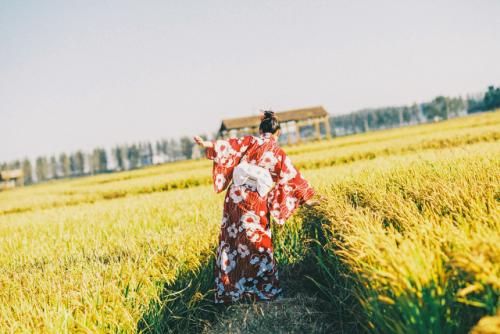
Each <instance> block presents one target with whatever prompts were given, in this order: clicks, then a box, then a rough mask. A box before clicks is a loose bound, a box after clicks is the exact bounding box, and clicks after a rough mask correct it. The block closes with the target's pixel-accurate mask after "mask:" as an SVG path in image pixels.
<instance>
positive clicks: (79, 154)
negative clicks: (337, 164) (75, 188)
mask: <svg viewBox="0 0 500 334" xmlns="http://www.w3.org/2000/svg"><path fill="white" fill-rule="evenodd" d="M496 108H500V88H499V87H497V88H495V87H494V86H490V87H488V90H487V91H486V92H485V93H484V94H480V95H477V96H468V97H467V98H466V99H463V98H461V97H445V96H438V97H436V98H434V99H433V100H432V101H430V102H425V103H420V104H417V103H415V104H413V105H409V106H397V107H383V108H371V109H363V110H358V111H355V112H351V113H349V114H346V115H339V116H331V117H330V125H331V126H330V128H331V131H332V135H333V136H342V135H347V134H352V133H359V132H365V131H370V130H378V129H387V128H394V127H399V126H404V125H411V124H419V123H426V122H431V121H437V120H445V119H449V118H453V117H459V116H464V115H467V114H470V113H476V112H482V111H490V110H494V109H496ZM202 137H204V138H205V139H206V138H207V136H202ZM201 154H202V152H200V151H198V150H197V147H195V145H194V144H193V141H192V139H191V138H190V137H187V136H184V137H182V138H180V139H179V140H176V139H174V138H171V139H161V140H158V141H155V142H140V143H133V144H123V145H117V146H115V147H113V148H112V149H111V150H106V149H104V148H102V147H98V148H95V149H93V150H92V151H91V152H83V151H81V150H79V151H76V152H73V153H61V154H59V155H52V156H39V157H37V158H36V159H35V160H34V164H33V163H32V161H31V160H30V159H28V158H25V159H23V160H16V161H12V162H9V163H5V162H4V163H2V164H0V171H2V170H10V169H22V170H23V172H24V181H25V184H31V183H35V182H42V181H47V180H53V179H59V178H68V177H79V176H84V175H93V174H100V173H108V172H112V171H126V170H131V169H136V168H140V167H144V166H149V165H153V164H160V163H165V162H171V161H177V160H183V159H192V158H197V157H199V156H200V155H201Z"/></svg>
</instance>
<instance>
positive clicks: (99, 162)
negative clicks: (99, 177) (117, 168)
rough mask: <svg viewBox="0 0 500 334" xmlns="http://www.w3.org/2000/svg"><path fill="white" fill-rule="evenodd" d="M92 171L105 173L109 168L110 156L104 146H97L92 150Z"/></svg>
mask: <svg viewBox="0 0 500 334" xmlns="http://www.w3.org/2000/svg"><path fill="white" fill-rule="evenodd" d="M91 164H92V171H93V172H94V173H104V172H106V171H107V170H108V158H107V154H106V150H105V149H102V148H95V149H94V150H93V151H92V160H91Z"/></svg>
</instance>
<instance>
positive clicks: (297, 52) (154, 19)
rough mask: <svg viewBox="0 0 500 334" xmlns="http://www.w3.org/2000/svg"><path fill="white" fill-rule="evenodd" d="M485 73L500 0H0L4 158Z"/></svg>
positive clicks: (425, 93)
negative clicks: (269, 109) (262, 110)
mask: <svg viewBox="0 0 500 334" xmlns="http://www.w3.org/2000/svg"><path fill="white" fill-rule="evenodd" d="M489 84H495V85H499V84H500V1H498V0H476V1H474V0H449V1H444V0H418V1H417V0H415V1H405V0H393V1H386V0H378V1H370V0H365V1H353V0H346V1H334V0H331V1H311V0H304V1H293V0H286V1H257V0H255V1H229V0H227V1H188V0H182V1H181V0H179V1H123V0H120V1H103V0H97V1H67V0H63V1H38V0H37V1H9V0H0V124H1V126H0V161H6V160H12V159H16V158H22V157H24V156H29V157H31V158H34V157H35V155H38V154H53V153H55V154H59V153H61V152H63V151H66V152H71V151H74V150H77V149H84V150H89V149H91V148H93V147H95V146H104V147H110V146H112V145H115V144H120V143H126V142H132V141H139V140H154V139H159V138H162V137H179V136H181V135H193V134H198V133H212V132H214V131H216V130H217V128H218V126H219V122H220V120H221V119H222V118H227V117H238V116H245V115H249V114H256V113H257V112H258V110H259V109H262V108H272V109H274V110H277V111H280V110H286V109H291V108H300V107H307V106H312V105H323V106H324V107H325V108H326V109H327V110H328V112H330V113H331V114H339V113H346V112H349V111H352V110H356V109H360V108H365V107H377V106H385V105H398V104H408V103H413V102H416V101H425V100H429V99H431V98H433V97H434V96H436V95H439V94H445V95H465V94H467V93H469V92H470V93H477V92H481V91H483V90H485V89H486V87H487V86H488V85H489Z"/></svg>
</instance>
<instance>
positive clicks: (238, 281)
mask: <svg viewBox="0 0 500 334" xmlns="http://www.w3.org/2000/svg"><path fill="white" fill-rule="evenodd" d="M206 156H207V158H209V159H212V160H213V161H214V166H213V179H214V188H215V191H216V192H217V193H219V192H222V191H224V190H225V189H226V188H228V186H229V190H228V191H227V193H226V197H225V202H224V214H223V218H222V224H221V232H220V237H219V247H218V249H217V259H216V263H215V302H216V303H229V302H232V301H236V300H238V299H240V298H241V297H243V296H248V297H250V298H252V299H254V300H272V299H274V298H275V297H277V296H278V295H279V294H280V292H281V289H280V285H279V279H278V272H277V271H276V268H275V260H274V257H273V245H272V239H271V228H270V217H271V216H272V217H273V218H274V221H275V222H276V223H278V224H284V223H285V221H286V220H287V219H288V218H289V217H290V216H291V214H292V213H293V212H294V211H295V209H296V208H297V207H298V206H299V205H301V204H302V203H304V202H305V201H307V200H308V199H309V198H311V196H312V195H313V194H314V190H313V189H312V188H311V187H310V186H309V184H308V182H307V181H306V180H305V179H303V178H302V176H301V175H300V173H299V171H298V170H297V169H296V168H295V167H294V166H293V165H292V163H291V161H290V159H289V158H288V157H287V156H286V154H285V152H284V151H283V150H282V149H281V148H280V147H279V146H278V143H277V142H276V140H275V139H274V137H272V136H271V135H270V134H266V135H262V136H260V137H253V136H246V137H243V138H240V139H238V138H233V139H228V140H218V141H216V142H214V147H212V148H207V150H206ZM243 160H244V161H246V162H248V163H249V164H254V165H258V166H260V167H263V168H266V169H267V170H269V172H270V173H271V177H272V179H273V181H274V183H275V186H274V187H273V188H272V190H271V191H270V192H269V193H268V194H267V195H265V196H264V197H261V196H260V195H259V193H258V192H257V191H256V189H254V188H252V187H251V186H247V185H241V186H237V185H235V184H234V183H232V182H231V180H232V174H233V169H234V168H235V167H236V166H237V165H238V164H239V163H240V161H243Z"/></svg>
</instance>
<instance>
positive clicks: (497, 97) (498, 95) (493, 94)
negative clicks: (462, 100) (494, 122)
mask: <svg viewBox="0 0 500 334" xmlns="http://www.w3.org/2000/svg"><path fill="white" fill-rule="evenodd" d="M484 107H485V109H486V110H493V109H496V108H500V87H498V88H495V87H494V86H489V87H488V91H487V92H486V94H484Z"/></svg>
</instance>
